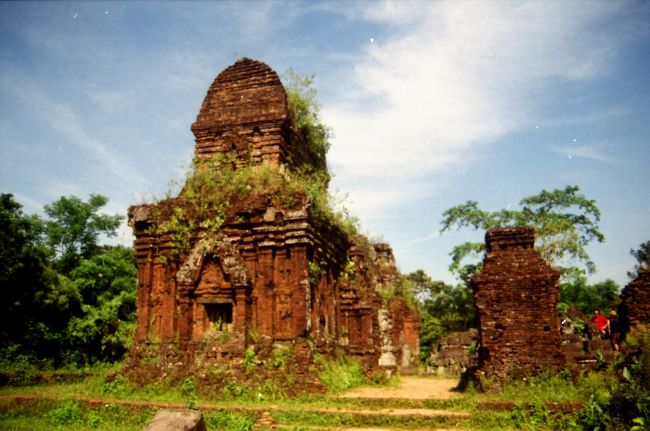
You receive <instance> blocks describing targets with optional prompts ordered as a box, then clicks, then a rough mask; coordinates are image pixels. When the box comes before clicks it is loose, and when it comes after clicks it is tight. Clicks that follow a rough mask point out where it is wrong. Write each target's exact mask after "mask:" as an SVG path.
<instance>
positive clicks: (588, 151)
mask: <svg viewBox="0 0 650 431" xmlns="http://www.w3.org/2000/svg"><path fill="white" fill-rule="evenodd" d="M551 150H552V151H554V152H556V153H559V154H564V155H566V156H567V157H570V158H574V157H575V158H579V159H588V160H594V161H597V162H605V163H614V162H615V159H614V158H612V157H611V156H608V155H607V154H606V153H605V152H604V150H602V148H601V146H599V145H567V146H560V145H553V146H551Z"/></svg>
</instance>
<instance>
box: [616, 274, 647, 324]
mask: <svg viewBox="0 0 650 431" xmlns="http://www.w3.org/2000/svg"><path fill="white" fill-rule="evenodd" d="M619 309H620V314H621V320H622V321H623V322H624V324H625V326H626V327H625V328H624V331H626V332H627V331H632V332H633V331H634V330H635V329H636V328H637V327H638V326H639V325H648V324H650V271H647V270H645V271H641V273H640V274H639V275H638V276H637V277H636V278H635V279H634V280H632V281H631V282H629V283H628V284H627V286H625V288H623V291H622V292H621V306H620V307H619Z"/></svg>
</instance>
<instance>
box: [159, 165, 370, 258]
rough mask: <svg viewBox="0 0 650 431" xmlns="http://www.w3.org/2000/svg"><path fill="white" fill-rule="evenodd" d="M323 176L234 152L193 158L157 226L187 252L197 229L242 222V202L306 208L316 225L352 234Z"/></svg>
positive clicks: (215, 228) (179, 249) (352, 225)
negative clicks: (241, 157)
mask: <svg viewBox="0 0 650 431" xmlns="http://www.w3.org/2000/svg"><path fill="white" fill-rule="evenodd" d="M327 181H328V178H327V174H326V173H324V172H321V171H315V170H310V169H307V168H306V167H303V168H301V169H298V170H294V171H290V170H288V169H285V168H283V167H282V166H276V165H272V164H261V165H255V164H252V163H243V162H242V161H241V160H239V159H238V158H237V155H236V154H221V155H217V156H214V157H213V158H211V159H209V160H201V159H197V160H195V162H194V165H193V170H192V172H190V174H189V175H188V176H187V179H186V181H185V186H184V187H183V190H182V191H181V194H180V196H179V198H177V199H175V200H169V201H167V202H169V203H170V205H171V206H172V207H171V209H170V210H169V212H168V213H167V214H161V213H159V214H158V216H159V219H160V221H159V223H158V225H157V226H156V231H157V233H159V234H162V233H167V232H169V233H170V234H171V240H172V247H173V249H174V250H175V251H176V252H177V253H179V254H185V253H187V252H188V251H189V249H190V245H191V240H192V238H194V237H195V236H196V235H197V234H198V233H199V232H200V231H203V232H205V233H207V234H214V233H217V232H219V231H220V229H221V227H222V226H223V224H224V223H225V222H246V221H247V220H245V219H244V218H242V217H243V216H242V215H241V214H237V212H238V210H243V209H246V208H244V205H243V203H253V204H254V205H256V206H258V207H262V206H264V207H266V206H270V207H273V208H276V209H279V210H300V209H303V208H304V209H305V210H307V211H308V212H309V214H310V215H311V216H312V217H313V219H314V220H315V221H316V223H317V224H318V225H320V226H322V227H324V228H326V229H327V228H332V227H336V228H338V229H340V230H341V231H343V232H344V233H346V234H347V235H348V236H350V237H351V236H353V235H355V234H356V230H357V221H356V219H354V218H353V217H351V216H350V215H349V213H348V212H347V210H346V209H345V208H341V209H339V210H337V209H334V207H333V205H332V204H331V197H330V195H329V194H328V192H327Z"/></svg>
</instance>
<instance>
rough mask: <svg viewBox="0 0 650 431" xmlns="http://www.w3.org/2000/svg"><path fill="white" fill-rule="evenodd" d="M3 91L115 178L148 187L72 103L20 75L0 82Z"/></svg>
mask: <svg viewBox="0 0 650 431" xmlns="http://www.w3.org/2000/svg"><path fill="white" fill-rule="evenodd" d="M0 88H2V90H3V91H2V92H3V93H4V94H7V95H9V96H10V97H12V98H18V99H20V100H21V101H22V102H23V103H24V104H25V105H26V106H28V107H29V110H30V111H31V112H33V113H34V121H37V122H45V123H46V124H47V125H48V126H49V127H50V128H51V129H52V130H53V131H55V132H57V133H59V134H60V135H61V136H62V137H64V138H65V141H64V142H67V143H71V144H73V145H75V146H76V147H78V148H79V149H81V150H83V151H85V152H87V153H88V154H89V155H91V156H92V158H94V159H95V160H96V161H98V162H99V164H101V165H103V166H105V168H106V169H107V170H108V171H109V172H110V173H111V174H112V175H114V176H116V177H118V178H120V179H121V180H124V181H125V182H127V183H131V184H137V185H139V186H142V185H146V184H148V180H147V179H146V178H145V177H143V176H142V175H141V174H140V173H139V172H138V170H137V169H136V168H135V167H134V166H133V165H132V164H131V162H130V161H129V160H128V159H127V158H126V157H124V156H123V155H121V154H119V153H116V152H115V150H114V149H113V148H109V147H107V145H106V144H105V143H103V142H101V141H100V140H98V139H97V138H96V137H95V136H94V134H93V133H91V132H90V131H88V130H86V129H85V128H84V126H83V124H82V122H81V120H80V116H79V115H78V114H77V113H76V112H75V111H74V110H73V109H72V107H71V106H70V105H69V104H66V103H59V102H57V101H55V100H52V99H51V98H50V97H49V96H48V95H47V94H46V93H45V92H43V91H42V90H41V89H39V88H38V86H37V85H36V84H35V83H34V82H32V81H30V80H29V79H27V78H26V77H24V76H20V75H19V74H18V73H10V74H7V75H5V76H4V77H3V78H2V79H1V80H0Z"/></svg>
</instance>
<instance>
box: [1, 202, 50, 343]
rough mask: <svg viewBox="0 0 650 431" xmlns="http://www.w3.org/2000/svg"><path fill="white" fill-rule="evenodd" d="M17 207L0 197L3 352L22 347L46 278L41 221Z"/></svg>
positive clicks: (45, 250)
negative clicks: (37, 295)
mask: <svg viewBox="0 0 650 431" xmlns="http://www.w3.org/2000/svg"><path fill="white" fill-rule="evenodd" d="M21 208H22V206H21V205H20V204H19V203H18V202H16V200H15V199H14V197H13V195H11V194H2V195H0V244H2V247H0V289H2V292H1V294H0V305H1V307H2V313H0V340H2V341H1V343H2V346H3V349H2V350H4V351H5V353H7V349H20V348H23V347H24V340H25V337H26V336H27V335H28V334H29V333H30V332H31V331H30V328H31V327H32V326H33V325H34V322H33V321H32V316H35V315H36V314H38V306H37V304H35V301H34V298H35V295H36V293H37V292H38V291H40V290H42V289H43V288H44V286H45V285H46V284H47V279H48V274H47V267H46V262H47V256H48V252H47V249H46V248H45V247H44V246H43V245H42V244H41V242H40V234H41V232H42V224H41V221H40V220H39V219H38V217H35V216H27V215H25V214H24V213H23V212H22V209H21Z"/></svg>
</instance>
